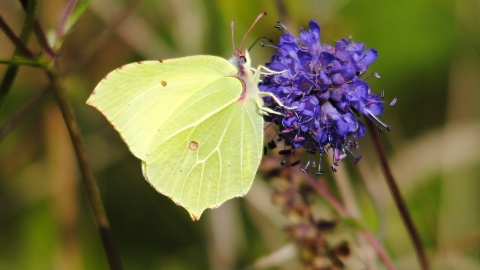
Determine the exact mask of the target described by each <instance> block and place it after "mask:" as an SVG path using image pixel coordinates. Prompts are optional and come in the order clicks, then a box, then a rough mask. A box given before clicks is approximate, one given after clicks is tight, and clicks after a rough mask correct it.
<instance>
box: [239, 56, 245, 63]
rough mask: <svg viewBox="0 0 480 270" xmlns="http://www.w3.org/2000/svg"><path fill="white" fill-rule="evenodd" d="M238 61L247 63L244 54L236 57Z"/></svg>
mask: <svg viewBox="0 0 480 270" xmlns="http://www.w3.org/2000/svg"><path fill="white" fill-rule="evenodd" d="M238 62H239V63H240V64H245V63H247V58H245V56H243V55H242V56H240V57H238Z"/></svg>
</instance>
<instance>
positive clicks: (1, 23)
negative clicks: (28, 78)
mask: <svg viewBox="0 0 480 270" xmlns="http://www.w3.org/2000/svg"><path fill="white" fill-rule="evenodd" d="M0 29H2V31H3V32H4V33H5V35H6V36H7V37H8V38H9V39H10V41H11V42H12V43H13V44H14V45H15V47H17V50H18V52H19V53H21V54H23V56H25V57H28V58H35V55H34V54H33V53H32V51H30V49H28V48H27V46H25V44H24V43H23V42H22V41H21V40H20V38H18V37H17V35H15V33H14V32H13V31H12V29H11V28H10V26H8V24H7V23H6V22H5V20H4V19H3V17H2V15H0Z"/></svg>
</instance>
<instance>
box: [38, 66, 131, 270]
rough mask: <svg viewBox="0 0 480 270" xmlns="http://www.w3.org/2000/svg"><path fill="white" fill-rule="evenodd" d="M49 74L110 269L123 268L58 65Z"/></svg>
mask: <svg viewBox="0 0 480 270" xmlns="http://www.w3.org/2000/svg"><path fill="white" fill-rule="evenodd" d="M47 75H48V77H49V79H50V81H51V83H52V86H53V92H54V94H55V97H56V99H57V102H58V105H59V106H60V110H61V111H62V115H63V119H64V121H65V124H66V126H67V129H68V132H69V134H70V138H71V140H72V143H73V147H74V149H75V153H76V155H77V160H78V163H79V166H80V172H81V175H82V179H83V183H84V185H85V189H86V191H87V196H88V199H89V202H90V206H91V207H92V210H93V214H94V216H95V220H96V223H97V226H98V230H99V232H100V236H101V238H102V242H103V247H104V249H105V253H106V255H107V259H108V263H109V265H110V269H122V264H121V261H120V256H119V255H118V252H117V250H116V248H115V245H114V243H113V237H112V233H111V230H110V224H109V222H108V219H107V215H106V213H105V209H104V207H103V203H102V199H101V197H100V191H99V189H98V186H97V182H96V180H95V177H94V176H93V172H92V169H91V167H90V164H89V161H88V157H87V152H86V150H85V145H84V143H83V139H82V136H81V134H80V130H79V128H78V124H77V120H76V118H75V115H74V113H73V109H72V107H71V105H70V103H69V102H68V99H67V95H66V93H65V88H64V86H63V83H62V79H61V77H60V74H59V71H58V69H57V68H56V67H54V68H53V69H51V70H49V71H47Z"/></svg>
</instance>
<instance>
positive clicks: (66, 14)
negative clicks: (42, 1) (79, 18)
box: [57, 0, 77, 40]
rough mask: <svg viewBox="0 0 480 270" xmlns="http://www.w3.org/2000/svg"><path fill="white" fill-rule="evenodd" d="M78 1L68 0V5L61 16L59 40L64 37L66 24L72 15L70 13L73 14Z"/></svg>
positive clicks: (58, 29) (58, 32) (58, 31)
mask: <svg viewBox="0 0 480 270" xmlns="http://www.w3.org/2000/svg"><path fill="white" fill-rule="evenodd" d="M76 3H77V0H69V1H68V2H67V6H66V7H65V10H64V11H63V14H62V17H61V18H60V23H59V24H58V27H57V40H61V39H62V38H63V35H64V34H65V25H66V24H67V21H68V18H69V17H70V14H72V11H73V8H74V7H75V4H76Z"/></svg>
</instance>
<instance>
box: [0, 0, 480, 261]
mask: <svg viewBox="0 0 480 270" xmlns="http://www.w3.org/2000/svg"><path fill="white" fill-rule="evenodd" d="M65 4H66V1H65V0H44V1H40V4H39V13H38V14H39V15H38V16H39V20H40V21H41V22H42V24H43V25H44V26H45V27H52V28H55V27H56V26H57V24H58V21H59V18H60V16H61V14H62V11H63V8H64V6H65ZM263 11H268V12H269V15H268V16H267V17H265V18H263V19H262V20H261V21H260V22H259V23H258V24H257V26H255V28H254V29H253V31H252V33H251V34H250V36H249V38H248V39H247V41H246V44H252V43H253V41H254V40H255V39H256V38H257V37H260V36H266V37H269V38H273V39H274V40H277V39H278V37H279V35H280V33H279V31H278V30H276V29H274V25H275V23H276V20H277V19H281V20H282V22H283V23H284V24H285V25H286V26H287V27H288V29H289V31H290V32H291V33H293V34H295V35H297V34H298V33H299V31H300V27H305V28H308V22H309V20H311V19H314V20H317V21H318V22H319V23H320V25H321V27H322V33H321V41H322V42H325V43H330V44H333V43H334V42H335V40H338V39H340V38H348V37H349V36H352V37H353V40H354V41H359V42H364V43H365V44H366V47H367V48H371V47H373V48H375V49H377V50H378V55H379V57H378V59H377V60H376V62H375V63H374V64H373V65H371V67H370V71H376V72H378V73H380V74H381V75H382V78H381V79H373V78H372V79H369V80H368V83H369V84H370V86H371V87H372V89H373V91H375V92H376V93H377V94H379V93H380V91H381V89H385V93H386V99H387V100H391V99H393V98H394V97H396V98H398V103H397V105H396V106H394V107H393V108H392V107H386V109H385V111H384V113H383V114H382V116H381V118H382V119H383V120H384V121H385V122H387V123H388V124H390V125H391V126H392V127H393V129H392V131H391V132H384V133H383V135H382V136H381V137H382V140H383V142H384V145H385V146H386V148H387V149H388V152H389V158H390V161H391V163H392V168H393V171H394V174H395V176H396V178H397V181H398V184H399V186H400V188H401V190H402V193H403V195H404V197H405V199H406V201H407V204H408V206H409V208H410V211H411V214H412V216H413V219H414V222H415V224H416V225H417V227H418V229H419V232H420V235H421V238H422V240H423V242H424V244H425V246H426V249H427V253H428V255H429V258H430V260H431V263H432V268H433V269H480V196H479V192H480V181H479V180H480V177H479V176H478V175H480V166H479V165H480V135H479V134H480V106H479V101H480V91H479V90H480V19H479V18H480V17H479V16H478V14H480V1H473V0H471V1H468V0H458V1H454V0H444V1H436V0H424V1H414V0H404V1H380V0H369V1H361V0H355V1H353V0H352V1H348V0H341V1H333V0H330V1H328V0H322V1H313V0H310V1H307V0H297V1H253V0H244V1H207V0H203V1H195V0H169V1H167V0H155V1H154V0H144V1H135V0H133V1H131V2H130V1H119V0H95V1H92V3H91V5H90V7H89V9H88V10H87V12H86V13H85V15H84V16H83V17H82V18H81V19H80V20H79V21H78V23H77V25H76V26H75V27H74V28H73V31H72V32H71V34H70V35H69V36H68V37H67V40H66V42H65V44H64V46H63V49H62V51H61V56H60V57H61V58H60V67H61V68H60V69H61V70H62V71H63V72H64V78H65V85H66V88H67V89H68V95H69V99H70V101H71V103H72V105H73V107H74V110H75V113H76V116H77V118H78V121H79V123H80V128H81V130H82V133H83V135H84V139H85V142H86V146H87V151H88V153H89V156H90V159H91V163H92V166H93V168H94V173H95V176H96V177H97V181H98V184H99V187H100V191H101V194H102V198H103V201H104V203H105V207H106V211H107V214H108V217H109V219H110V223H111V227H112V232H113V236H114V239H115V243H116V245H117V247H118V249H119V251H120V254H121V257H122V261H123V263H124V266H125V268H126V269H244V268H247V267H249V266H252V265H253V264H254V263H255V262H258V260H259V259H260V258H262V257H264V256H268V255H269V254H272V252H274V251H277V250H279V249H281V248H282V247H283V248H284V249H281V250H285V248H288V247H289V246H288V243H289V239H288V237H287V236H286V234H285V232H284V230H283V227H284V226H285V225H286V224H288V220H287V219H286V218H285V217H283V216H282V214H281V212H280V210H279V209H278V208H276V207H274V206H272V205H271V204H270V196H271V195H270V191H269V189H270V188H269V186H268V184H267V182H265V181H264V180H262V179H257V180H256V181H255V183H254V186H253V188H252V191H251V192H250V193H249V194H248V195H247V197H246V198H241V199H234V200H232V201H229V202H227V203H225V204H224V205H222V207H220V208H219V209H217V210H214V211H212V210H207V211H206V212H205V213H204V215H203V216H202V218H201V220H200V221H198V222H192V221H191V220H190V218H189V216H188V214H187V212H186V211H185V210H184V209H182V208H181V207H178V206H176V205H175V204H174V203H173V202H171V201H170V200H169V199H168V198H166V197H164V196H162V195H160V194H158V193H156V191H155V190H154V189H153V188H151V187H150V186H149V184H148V183H147V182H146V181H145V180H143V177H142V173H141V169H140V161H139V160H137V159H136V158H135V157H134V156H133V155H131V154H130V153H129V151H128V149H127V147H126V145H125V144H124V143H123V141H122V140H121V139H120V137H119V136H118V134H117V132H116V131H115V130H113V129H112V128H111V127H110V125H109V123H108V122H107V121H106V120H105V119H104V118H103V116H102V115H101V114H100V113H99V112H98V111H96V110H95V109H93V108H91V107H89V106H87V105H85V101H86V99H87V98H88V96H89V95H90V93H91V91H92V90H93V88H94V87H95V85H96V83H98V82H99V81H100V80H101V79H102V78H103V77H104V76H105V75H106V74H107V73H108V72H109V71H111V70H113V69H115V68H117V67H119V66H121V65H123V64H126V63H129V62H133V61H138V60H144V59H166V58H172V57H181V56H186V55H196V54H211V55H218V56H222V57H225V58H228V57H229V56H230V55H231V54H232V48H231V41H230V35H231V32H230V22H231V21H232V20H234V19H235V20H237V21H238V23H237V25H236V30H235V37H236V40H237V43H238V42H239V41H240V39H241V37H242V36H243V34H244V33H245V32H246V30H247V29H248V27H249V26H250V25H251V23H252V22H253V20H254V18H255V17H256V16H257V15H258V14H259V13H260V12H263ZM0 13H1V15H2V16H3V17H4V19H5V20H6V21H7V22H8V23H9V25H10V26H11V27H12V28H13V29H14V30H15V31H16V33H19V32H20V30H21V27H22V23H23V20H24V18H25V14H24V12H23V10H22V8H21V6H20V4H19V3H18V1H0ZM29 47H30V48H32V50H34V51H38V44H37V43H36V41H35V40H34V38H32V39H31V42H30V43H29ZM13 51H14V47H13V46H12V44H11V43H10V42H9V40H8V39H7V38H6V36H5V35H4V34H3V33H0V58H2V59H8V58H11V56H12V54H13ZM271 52H272V49H271V48H268V47H266V48H262V47H261V46H258V45H257V46H255V47H254V48H253V49H252V51H251V56H252V59H253V62H254V66H256V65H258V64H263V63H265V62H268V60H269V56H270V54H271ZM5 70H6V66H0V75H1V76H2V77H3V74H4V72H5ZM47 86H48V79H47V77H46V76H45V74H44V72H43V71H42V70H39V69H34V68H30V67H22V68H21V69H20V73H19V74H18V76H17V78H16V81H15V84H14V86H13V88H12V90H11V93H10V95H9V97H8V100H7V102H6V104H5V106H4V108H3V111H2V112H1V114H0V125H3V123H5V122H6V121H7V120H8V119H10V117H12V115H14V114H15V113H16V112H17V111H18V110H19V109H20V108H21V107H22V105H23V104H25V103H26V102H28V101H29V100H30V99H31V98H32V97H33V96H34V95H36V94H37V93H38V92H39V91H40V90H42V89H44V88H45V87H47ZM357 153H359V154H361V155H363V157H364V158H363V159H362V161H361V162H360V163H359V164H358V166H352V164H351V161H349V160H345V161H343V162H341V165H340V168H339V171H340V172H339V173H337V174H335V175H333V176H334V177H337V178H338V177H345V178H346V179H347V180H348V181H350V183H351V186H352V187H353V189H354V193H355V197H356V200H357V203H358V207H359V208H360V212H361V219H362V220H363V221H364V222H365V223H366V224H367V226H368V227H369V228H370V229H371V230H372V232H373V233H375V234H376V235H378V236H379V239H381V241H382V242H383V243H384V244H385V247H386V249H387V250H388V252H389V254H390V255H391V257H392V259H393V260H394V262H395V263H396V265H397V266H398V268H399V269H418V264H417V262H416V258H415V255H414V253H413V248H412V246H411V243H410V241H409V238H408V235H407V234H406V231H405V228H404V227H403V223H402V222H401V220H400V217H399V214H398V211H397V210H396V208H395V207H394V204H393V201H392V199H391V196H390V193H389V191H388V189H387V188H386V185H385V182H384V180H383V177H382V174H381V172H380V170H379V167H378V161H377V159H376V156H375V153H374V152H373V151H372V147H371V143H370V141H369V139H368V138H363V139H361V140H360V149H358V151H357ZM329 176H331V175H330V174H329ZM373 205H376V207H375V206H373ZM286 254H287V255H285V256H284V258H285V260H287V262H285V263H281V266H275V267H273V266H272V267H273V268H274V269H277V268H279V269H296V268H299V267H301V263H300V262H299V261H298V260H297V259H296V257H295V254H294V253H292V252H286ZM279 263H280V262H279ZM107 267H108V265H107V261H106V259H105V256H104V251H103V249H102V246H101V241H100V238H99V235H98V232H97V231H96V227H95V224H94V219H93V215H92V214H91V211H90V208H89V205H88V204H87V200H86V194H85V191H84V187H83V185H82V183H81V181H80V176H79V172H78V168H77V165H76V160H75V156H74V153H73V150H72V147H71V142H70V140H69V137H68V134H67V132H66V129H65V126H64V123H63V120H62V117H61V114H60V112H59V109H58V107H57V105H56V103H55V100H54V98H53V96H52V95H51V94H49V96H48V97H47V98H46V99H45V101H44V102H43V103H42V105H41V106H40V107H38V108H36V109H35V110H34V111H33V112H32V113H31V115H29V117H27V118H26V119H25V120H24V121H22V122H21V123H20V124H19V125H18V127H16V128H15V129H14V130H13V131H12V132H11V133H10V134H8V136H6V137H5V138H4V139H3V140H2V141H1V142H0V269H105V268H107Z"/></svg>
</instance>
